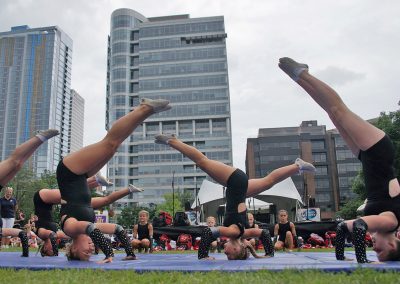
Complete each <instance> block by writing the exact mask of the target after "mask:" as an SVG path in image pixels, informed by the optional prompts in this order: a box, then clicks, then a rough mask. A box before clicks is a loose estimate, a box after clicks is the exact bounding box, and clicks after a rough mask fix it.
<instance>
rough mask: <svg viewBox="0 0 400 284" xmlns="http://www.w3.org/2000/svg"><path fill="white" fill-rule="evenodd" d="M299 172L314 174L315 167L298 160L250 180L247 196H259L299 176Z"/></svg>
mask: <svg viewBox="0 0 400 284" xmlns="http://www.w3.org/2000/svg"><path fill="white" fill-rule="evenodd" d="M299 172H308V173H314V172H315V167H314V166H313V165H312V164H310V163H307V162H305V161H303V160H302V159H300V158H298V159H296V162H295V163H294V164H292V165H289V166H285V167H281V168H278V169H275V170H273V171H272V172H271V173H270V174H268V175H267V176H265V177H263V178H257V179H250V180H249V186H248V188H247V195H246V196H247V197H252V196H256V195H257V194H259V193H261V192H263V191H265V190H268V189H270V188H271V187H273V186H274V185H275V184H277V183H279V182H281V181H283V180H285V179H287V178H288V177H291V176H292V175H295V174H298V173H299Z"/></svg>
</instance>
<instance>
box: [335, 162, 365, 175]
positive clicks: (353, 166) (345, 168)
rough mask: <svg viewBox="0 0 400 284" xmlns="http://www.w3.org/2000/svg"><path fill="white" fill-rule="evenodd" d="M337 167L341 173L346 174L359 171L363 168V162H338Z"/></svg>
mask: <svg viewBox="0 0 400 284" xmlns="http://www.w3.org/2000/svg"><path fill="white" fill-rule="evenodd" d="M337 167H338V173H339V174H344V173H347V172H359V171H360V170H361V163H346V164H338V165H337Z"/></svg>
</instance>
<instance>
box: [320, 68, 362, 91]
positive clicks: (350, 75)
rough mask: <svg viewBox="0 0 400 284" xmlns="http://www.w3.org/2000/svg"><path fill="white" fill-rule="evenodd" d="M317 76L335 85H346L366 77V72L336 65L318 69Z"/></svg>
mask: <svg viewBox="0 0 400 284" xmlns="http://www.w3.org/2000/svg"><path fill="white" fill-rule="evenodd" d="M315 76H316V77H317V78H320V79H321V80H323V81H326V82H329V83H330V84H332V85H335V86H342V85H346V84H348V83H351V82H354V81H360V80H363V79H365V78H366V74H365V73H357V72H354V71H351V70H348V69H346V68H340V67H335V66H328V67H327V68H325V69H323V70H320V71H317V72H316V73H315Z"/></svg>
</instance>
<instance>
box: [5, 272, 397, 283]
mask: <svg viewBox="0 0 400 284" xmlns="http://www.w3.org/2000/svg"><path fill="white" fill-rule="evenodd" d="M399 276H400V275H399V273H395V272H384V273H383V272H377V271H373V270H368V269H362V270H361V269H360V270H357V271H355V272H353V273H350V274H346V273H336V274H335V273H324V272H319V271H304V272H299V271H294V270H286V271H282V272H271V271H257V272H238V273H222V272H216V271H213V272H208V273H181V272H149V273H143V274H138V273H135V272H133V271H101V270H100V271H99V270H47V271H29V270H18V271H14V270H7V269H3V270H0V283H46V284H49V283H79V284H84V283H130V284H131V283H151V284H155V283H157V284H158V283H174V284H176V283H191V284H195V283H208V284H211V283H230V284H231V283H245V284H255V283H285V284H288V283H294V284H300V283H307V284H313V283H321V284H328V283H334V284H340V283H344V284H345V283H360V284H361V283H362V284H364V283H379V284H383V283H400V277H399Z"/></svg>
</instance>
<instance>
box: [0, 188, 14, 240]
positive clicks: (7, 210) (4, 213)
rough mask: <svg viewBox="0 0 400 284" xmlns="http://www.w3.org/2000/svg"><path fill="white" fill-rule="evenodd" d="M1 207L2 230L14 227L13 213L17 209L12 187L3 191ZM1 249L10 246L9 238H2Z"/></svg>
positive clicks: (0, 199) (0, 200) (0, 201)
mask: <svg viewBox="0 0 400 284" xmlns="http://www.w3.org/2000/svg"><path fill="white" fill-rule="evenodd" d="M0 206H1V219H2V221H3V228H12V227H14V221H15V211H16V210H17V209H18V206H17V200H16V199H15V198H14V197H13V189H12V187H7V188H6V190H5V191H4V196H3V197H2V198H0ZM1 242H2V247H3V248H4V247H8V246H9V245H10V238H8V237H2V240H1Z"/></svg>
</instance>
